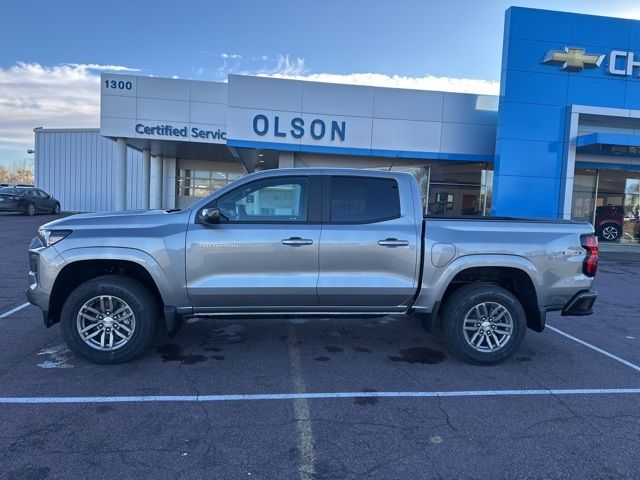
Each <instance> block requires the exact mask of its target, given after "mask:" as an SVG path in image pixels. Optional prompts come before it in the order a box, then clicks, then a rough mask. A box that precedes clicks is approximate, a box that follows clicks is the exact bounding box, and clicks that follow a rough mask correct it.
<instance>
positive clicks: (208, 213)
mask: <svg viewBox="0 0 640 480" xmlns="http://www.w3.org/2000/svg"><path fill="white" fill-rule="evenodd" d="M199 220H200V223H206V224H209V225H216V224H218V223H220V209H218V208H203V209H202V210H201V211H200V215H199Z"/></svg>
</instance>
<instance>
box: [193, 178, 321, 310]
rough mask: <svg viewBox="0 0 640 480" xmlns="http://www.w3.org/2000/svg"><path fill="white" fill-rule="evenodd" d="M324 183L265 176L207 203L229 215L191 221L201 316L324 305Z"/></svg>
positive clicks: (196, 301) (196, 305)
mask: <svg viewBox="0 0 640 480" xmlns="http://www.w3.org/2000/svg"><path fill="white" fill-rule="evenodd" d="M320 181H321V177H320V175H293V176H287V177H273V178H263V179H259V180H254V181H252V182H248V183H245V184H243V185H241V186H239V187H238V188H236V189H234V190H232V191H230V192H228V193H225V194H224V195H223V196H221V197H220V198H218V199H217V200H216V201H214V202H213V203H211V204H210V205H207V208H218V209H220V213H221V215H222V216H223V217H222V218H221V223H219V224H217V225H206V224H201V223H197V221H195V222H192V223H191V224H190V226H189V230H188V232H187V245H186V247H187V250H186V261H187V269H186V270H187V271H186V275H187V286H188V292H189V297H190V299H191V303H192V304H193V306H194V308H195V309H196V311H198V310H199V311H205V310H206V311H215V310H232V309H240V310H251V309H255V310H259V311H269V310H274V311H281V310H287V311H292V310H298V309H315V308H316V307H317V305H318V295H317V291H316V286H317V283H318V245H319V240H320V228H321V224H320ZM196 215H197V212H196Z"/></svg>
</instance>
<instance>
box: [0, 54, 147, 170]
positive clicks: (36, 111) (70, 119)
mask: <svg viewBox="0 0 640 480" xmlns="http://www.w3.org/2000/svg"><path fill="white" fill-rule="evenodd" d="M98 67H100V68H98ZM102 67H107V68H102ZM98 70H108V71H134V70H135V69H130V68H128V67H120V66H118V65H106V66H105V65H93V64H63V65H56V66H53V67H45V66H42V65H40V64H37V63H23V62H18V63H17V64H15V65H14V66H12V67H10V68H6V69H5V68H0V149H2V150H4V151H14V152H15V151H25V153H26V150H25V149H26V148H30V147H33V129H34V128H35V127H39V126H42V127H48V128H65V127H70V128H82V127H98V126H99V123H100V116H99V112H100V76H99V72H98ZM6 160H11V159H10V158H6Z"/></svg>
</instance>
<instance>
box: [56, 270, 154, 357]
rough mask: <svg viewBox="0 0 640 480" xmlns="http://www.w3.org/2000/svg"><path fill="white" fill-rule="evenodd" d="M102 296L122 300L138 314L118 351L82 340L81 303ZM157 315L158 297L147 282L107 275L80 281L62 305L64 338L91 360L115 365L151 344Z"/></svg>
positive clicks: (137, 353)
mask: <svg viewBox="0 0 640 480" xmlns="http://www.w3.org/2000/svg"><path fill="white" fill-rule="evenodd" d="M99 295H110V296H113V297H117V298H118V299H121V300H123V301H124V302H126V303H127V304H128V306H129V307H130V310H131V311H132V312H133V314H134V316H135V317H134V319H135V327H134V328H133V333H131V335H130V338H129V340H128V341H127V342H126V343H125V344H123V345H122V346H121V347H119V348H117V349H115V350H98V349H96V348H94V347H91V346H90V345H88V344H87V343H86V342H85V340H83V338H82V336H81V334H80V332H79V328H78V326H77V325H78V314H79V312H80V309H81V308H82V306H83V305H84V304H85V303H86V302H88V301H89V300H90V299H92V298H94V297H96V296H99ZM158 318H159V310H158V306H157V302H156V299H155V298H154V297H153V295H152V294H151V293H150V292H149V290H148V289H147V288H146V287H145V286H144V285H142V284H141V283H140V282H138V281H136V280H133V279H132V278H129V277H126V276H123V275H104V276H102V277H97V278H94V279H93V280H89V281H88V282H85V283H83V284H81V285H80V286H79V287H77V288H76V289H75V290H74V291H73V292H71V295H69V297H68V298H67V300H66V301H65V303H64V306H63V307H62V313H61V315H60V322H61V324H62V335H63V337H64V340H65V342H66V343H67V345H68V347H69V348H70V349H71V350H72V351H73V352H75V353H76V354H78V355H80V356H81V357H82V358H84V359H86V360H87V361H89V362H91V363H97V364H116V363H124V362H128V361H130V360H133V359H134V358H136V357H139V356H140V355H142V354H143V353H144V352H145V351H146V350H147V349H148V348H149V347H150V346H151V343H152V342H153V339H154V336H155V332H156V327H157V325H158Z"/></svg>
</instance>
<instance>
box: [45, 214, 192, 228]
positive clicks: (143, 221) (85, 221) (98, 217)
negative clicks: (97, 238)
mask: <svg viewBox="0 0 640 480" xmlns="http://www.w3.org/2000/svg"><path fill="white" fill-rule="evenodd" d="M188 212H189V211H188V210H172V211H168V210H128V211H126V210H125V211H119V212H97V213H81V214H77V215H71V216H69V217H65V218H61V219H59V220H54V221H53V222H49V223H45V224H44V225H42V226H41V227H40V228H47V229H70V230H73V229H77V228H81V229H84V228H95V227H107V228H117V227H123V228H126V227H135V226H139V227H144V226H151V225H155V224H158V223H167V222H171V220H170V219H175V217H176V216H184V215H185V214H186V215H187V216H188Z"/></svg>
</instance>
